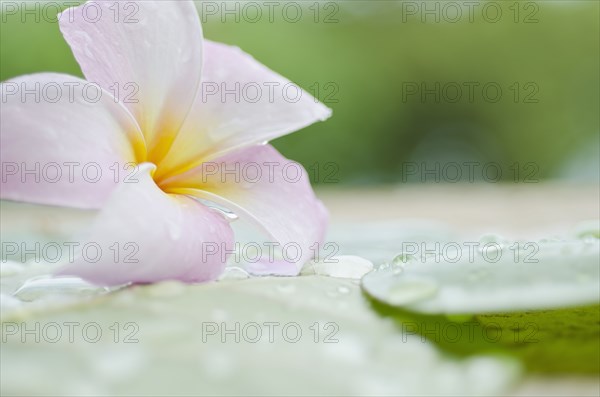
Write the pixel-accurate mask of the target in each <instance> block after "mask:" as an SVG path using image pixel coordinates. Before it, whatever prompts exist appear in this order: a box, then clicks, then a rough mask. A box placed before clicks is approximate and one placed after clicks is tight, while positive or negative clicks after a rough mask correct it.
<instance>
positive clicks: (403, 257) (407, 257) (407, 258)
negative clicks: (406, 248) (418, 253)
mask: <svg viewBox="0 0 600 397" xmlns="http://www.w3.org/2000/svg"><path fill="white" fill-rule="evenodd" d="M416 262H417V258H415V256H414V255H412V254H406V253H403V252H401V253H399V254H398V255H396V256H395V257H394V259H392V262H391V265H392V266H400V267H402V266H405V265H407V264H409V263H416Z"/></svg>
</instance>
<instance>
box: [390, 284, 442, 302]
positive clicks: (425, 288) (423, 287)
mask: <svg viewBox="0 0 600 397" xmlns="http://www.w3.org/2000/svg"><path fill="white" fill-rule="evenodd" d="M438 288H439V287H438V285H437V283H435V282H434V281H432V280H426V279H407V280H403V281H402V282H400V283H397V284H394V285H392V286H391V287H390V289H389V290H388V291H387V295H388V296H387V298H388V302H389V303H390V304H393V305H407V304H411V303H415V302H418V301H421V300H423V299H426V298H430V297H432V296H434V295H435V294H436V293H437V291H438Z"/></svg>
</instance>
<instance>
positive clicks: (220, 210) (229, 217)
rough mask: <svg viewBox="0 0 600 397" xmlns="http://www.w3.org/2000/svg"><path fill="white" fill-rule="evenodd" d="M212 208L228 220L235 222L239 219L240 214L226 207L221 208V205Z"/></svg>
mask: <svg viewBox="0 0 600 397" xmlns="http://www.w3.org/2000/svg"><path fill="white" fill-rule="evenodd" d="M211 208H212V209H213V210H215V211H217V212H218V213H219V214H221V215H223V217H224V218H225V219H226V220H227V221H228V222H233V221H235V220H237V219H239V216H237V215H236V214H234V213H233V212H231V211H229V210H227V209H225V208H221V207H214V206H211Z"/></svg>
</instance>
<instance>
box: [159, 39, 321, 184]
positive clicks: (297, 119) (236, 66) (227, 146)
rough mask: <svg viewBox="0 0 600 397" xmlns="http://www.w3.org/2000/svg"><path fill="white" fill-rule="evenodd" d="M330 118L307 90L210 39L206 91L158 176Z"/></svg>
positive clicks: (203, 88) (204, 80)
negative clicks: (228, 91) (227, 92)
mask: <svg viewBox="0 0 600 397" xmlns="http://www.w3.org/2000/svg"><path fill="white" fill-rule="evenodd" d="M214 90H217V91H216V92H215V91H214ZM226 90H230V91H233V92H235V93H237V97H236V94H225V92H226ZM213 92H215V93H213ZM330 115H331V110H330V109H328V108H327V107H326V106H324V105H323V104H321V103H319V102H318V101H317V100H316V99H315V98H314V97H312V96H311V95H310V94H308V93H307V92H306V91H303V90H301V89H300V88H299V87H298V86H296V85H294V84H293V83H291V82H290V81H289V80H287V79H286V78H284V77H282V76H280V75H279V74H277V73H275V72H273V71H272V70H270V69H268V68H267V67H266V66H264V65H262V64H261V63H259V62H257V61H256V60H255V59H254V58H252V57H251V56H250V55H248V54H246V53H245V52H243V51H242V50H240V49H239V48H237V47H232V46H228V45H225V44H220V43H214V42H211V41H208V40H205V42H204V66H203V69H202V83H201V86H200V91H199V92H198V96H197V97H196V101H195V102H194V106H193V107H192V109H191V111H190V114H189V115H188V118H187V119H186V122H185V124H184V125H183V128H182V130H181V131H180V132H179V135H178V136H177V139H176V140H175V142H174V144H173V147H172V149H171V151H170V152H169V154H168V155H167V157H166V158H165V161H163V162H162V163H161V164H160V166H159V169H158V170H157V176H158V178H161V177H163V176H164V175H165V174H171V175H172V174H173V172H179V171H180V170H181V169H182V168H183V169H184V170H188V169H191V168H193V165H199V164H200V162H201V161H202V160H206V159H209V158H216V157H219V156H220V155H223V154H224V153H226V152H229V151H233V150H236V149H239V148H242V147H246V146H250V145H253V144H259V143H262V142H265V141H269V140H271V139H274V138H277V137H280V136H283V135H286V134H289V133H291V132H294V131H297V130H299V129H301V128H304V127H306V126H308V125H310V124H313V123H314V122H316V121H318V120H325V119H327V118H328V117H329V116H330ZM190 163H191V164H192V165H190ZM194 163H195V164H194Z"/></svg>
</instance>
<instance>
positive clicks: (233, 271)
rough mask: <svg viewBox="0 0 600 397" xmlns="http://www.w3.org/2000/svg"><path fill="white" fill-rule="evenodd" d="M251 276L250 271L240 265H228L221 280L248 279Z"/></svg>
mask: <svg viewBox="0 0 600 397" xmlns="http://www.w3.org/2000/svg"><path fill="white" fill-rule="evenodd" d="M249 278H250V273H248V272H247V271H246V270H244V269H242V268H241V267H238V266H228V267H226V268H225V271H224V272H223V274H221V277H219V281H224V280H246V279H249Z"/></svg>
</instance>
